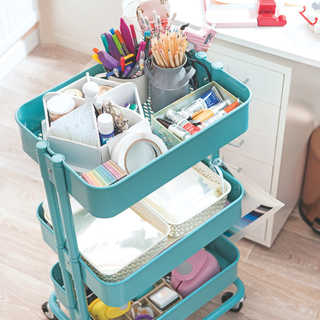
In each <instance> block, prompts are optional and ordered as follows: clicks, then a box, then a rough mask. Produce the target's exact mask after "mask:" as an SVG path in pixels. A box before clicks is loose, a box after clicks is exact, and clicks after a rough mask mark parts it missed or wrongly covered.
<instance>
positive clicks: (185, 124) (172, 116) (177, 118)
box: [166, 110, 200, 134]
mask: <svg viewBox="0 0 320 320" xmlns="http://www.w3.org/2000/svg"><path fill="white" fill-rule="evenodd" d="M166 117H167V118H168V119H169V120H172V121H173V122H174V123H176V124H177V125H178V126H180V127H182V128H183V129H185V130H187V131H188V132H190V133H191V134H195V133H197V132H198V131H200V128H197V127H196V126H194V125H193V124H191V123H190V122H189V121H188V120H186V119H184V118H183V117H182V116H181V115H180V114H179V113H178V112H176V111H173V110H169V111H168V112H167V113H166Z"/></svg>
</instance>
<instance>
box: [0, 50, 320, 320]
mask: <svg viewBox="0 0 320 320" xmlns="http://www.w3.org/2000/svg"><path fill="white" fill-rule="evenodd" d="M93 64H95V62H93V60H92V59H91V57H90V54H88V55H86V54H83V53H79V52H75V51H73V50H70V49H66V48H63V47H59V46H56V45H50V44H42V45H40V46H39V47H37V48H36V49H35V50H34V51H33V52H32V53H31V54H30V55H29V56H28V57H27V58H26V59H25V60H24V61H22V62H21V63H20V64H19V65H18V66H17V67H16V68H15V69H14V70H13V71H12V72H11V73H10V74H9V75H8V76H7V77H6V78H4V79H3V80H2V81H1V82H0V320H20V319H26V320H29V319H30V320H31V319H32V320H35V319H39V320H41V319H43V320H44V319H46V318H45V316H44V315H43V314H42V312H41V305H42V303H43V302H45V301H46V300H48V298H49V296H50V293H51V292H52V290H53V285H52V283H51V279H50V276H49V273H50V269H51V267H52V265H53V264H54V263H55V262H56V261H57V257H56V255H55V253H54V252H52V250H51V249H50V248H49V247H47V245H46V244H45V243H44V241H43V240H42V236H41V230H40V226H39V222H38V221H37V218H36V215H35V211H36V208H37V206H38V205H39V203H40V202H41V201H42V200H43V199H44V196H45V193H44V188H43V184H42V180H41V176H40V172H39V168H38V165H37V164H36V163H35V162H34V161H33V160H32V159H30V158H29V157H28V156H27V155H26V154H25V153H24V152H23V150H22V146H21V141H20V136H19V128H18V125H17V124H16V122H15V119H14V114H15V111H16V110H17V108H19V106H20V105H21V104H23V103H25V102H27V101H29V100H30V99H32V98H34V97H35V96H36V95H38V94H40V93H42V92H43V91H46V90H48V89H50V88H51V87H53V86H54V85H57V84H58V83H60V82H62V81H64V80H67V79H68V78H70V77H71V76H74V75H75V74H77V73H79V72H80V71H82V70H85V69H87V68H88V67H90V66H92V65H93ZM237 246H238V248H239V250H240V262H239V264H238V273H239V277H240V279H241V280H242V281H243V282H244V285H245V287H246V295H247V299H246V300H245V302H244V307H243V309H242V310H241V312H240V313H237V314H234V313H231V312H228V313H226V314H225V315H223V316H222V317H221V319H222V320H235V319H238V320H270V319H272V320H302V319H303V320H311V319H314V320H315V319H320V305H319V301H320V285H319V279H320V272H319V268H320V250H319V249H320V237H319V236H317V235H316V234H314V233H313V232H312V231H311V229H310V228H309V227H308V226H307V225H306V224H305V223H304V222H303V221H302V219H301V217H300V215H299V213H298V210H297V208H296V209H295V210H294V211H293V212H292V214H291V215H290V217H289V219H288V221H287V222H286V224H285V226H284V228H283V230H282V231H281V232H280V234H279V236H278V238H277V239H276V241H275V243H274V245H273V247H272V248H271V249H267V248H264V247H262V246H260V245H257V244H255V243H253V242H251V241H249V240H245V239H243V240H241V241H239V242H238V243H237ZM230 289H231V291H234V289H233V286H231V288H230ZM220 298H221V294H219V295H218V296H217V297H215V298H214V299H212V300H211V301H209V302H208V303H207V304H205V305H204V306H203V307H202V308H201V309H199V310H198V311H197V312H195V313H194V314H193V315H191V316H190V317H189V318H188V320H200V319H203V318H204V317H205V316H206V315H207V314H208V313H210V312H211V311H212V310H213V309H214V308H216V307H218V306H219V305H220ZM177 320H181V319H177Z"/></svg>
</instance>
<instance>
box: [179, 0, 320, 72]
mask: <svg viewBox="0 0 320 320" xmlns="http://www.w3.org/2000/svg"><path fill="white" fill-rule="evenodd" d="M173 6H174V8H177V9H175V10H177V13H178V15H177V19H176V23H177V24H180V23H181V24H183V23H186V22H190V26H191V27H194V28H196V29H199V28H200V27H201V26H203V24H204V23H205V21H206V19H205V12H204V1H203V0H184V1H183V6H181V5H180V6H178V1H174V0H173ZM191 8H192V9H191ZM285 10H286V13H285V15H286V17H287V25H286V26H285V27H257V28H219V29H218V28H217V29H216V31H217V32H218V33H217V35H216V38H218V39H221V40H224V41H228V42H231V43H234V44H238V45H241V46H245V47H249V48H251V49H255V50H259V51H263V52H265V53H270V54H272V55H276V56H279V57H282V58H286V59H290V60H293V61H297V62H301V63H304V64H309V65H311V66H315V67H319V68H320V41H319V40H318V39H317V38H316V37H315V36H314V35H313V34H312V33H311V32H310V31H309V30H308V28H307V27H306V21H305V20H304V19H303V18H302V17H301V15H300V14H299V11H301V10H302V8H301V7H294V6H292V7H286V9H285Z"/></svg>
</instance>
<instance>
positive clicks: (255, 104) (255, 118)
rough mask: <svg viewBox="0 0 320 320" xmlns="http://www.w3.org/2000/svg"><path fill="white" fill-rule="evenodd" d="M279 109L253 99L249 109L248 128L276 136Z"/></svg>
mask: <svg viewBox="0 0 320 320" xmlns="http://www.w3.org/2000/svg"><path fill="white" fill-rule="evenodd" d="M279 113H280V107H278V106H275V105H273V104H270V103H267V102H264V101H261V100H257V99H255V98H253V99H252V100H251V102H250V108H249V128H251V129H254V130H256V131H260V132H262V133H265V134H269V135H271V136H273V137H276V136H277V133H278V124H279Z"/></svg>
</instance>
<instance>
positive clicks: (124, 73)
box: [122, 66, 131, 79]
mask: <svg viewBox="0 0 320 320" xmlns="http://www.w3.org/2000/svg"><path fill="white" fill-rule="evenodd" d="M130 71H131V67H130V66H127V67H126V68H125V69H124V71H123V74H122V78H123V79H124V78H126V77H127V76H128V74H129V73H130Z"/></svg>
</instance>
